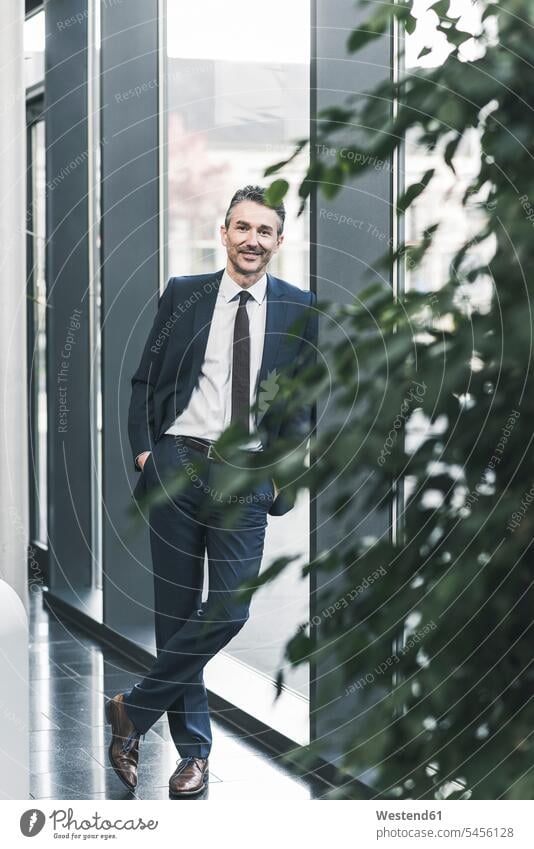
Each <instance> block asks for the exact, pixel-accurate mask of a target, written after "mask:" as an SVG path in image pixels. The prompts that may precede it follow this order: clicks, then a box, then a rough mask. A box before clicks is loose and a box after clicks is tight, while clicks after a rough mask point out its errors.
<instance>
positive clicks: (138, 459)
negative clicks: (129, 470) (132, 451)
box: [135, 451, 151, 471]
mask: <svg viewBox="0 0 534 849" xmlns="http://www.w3.org/2000/svg"><path fill="white" fill-rule="evenodd" d="M150 454H151V452H150V451H143V453H142V454H138V455H137V457H136V458H135V460H136V463H137V465H138V466H139V468H140V469H141V471H143V466H144V465H145V463H146V461H147V460H148V458H149V456H150Z"/></svg>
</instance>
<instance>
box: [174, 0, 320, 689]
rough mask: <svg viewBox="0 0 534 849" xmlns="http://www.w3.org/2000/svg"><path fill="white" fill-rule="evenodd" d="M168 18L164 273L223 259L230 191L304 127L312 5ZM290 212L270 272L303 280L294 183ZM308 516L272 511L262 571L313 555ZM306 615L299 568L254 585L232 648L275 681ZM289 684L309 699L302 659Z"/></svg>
mask: <svg viewBox="0 0 534 849" xmlns="http://www.w3.org/2000/svg"><path fill="white" fill-rule="evenodd" d="M166 15H167V17H166V29H167V57H166V62H167V73H166V90H165V101H166V102H165V112H166V125H167V130H166V151H165V153H166V156H165V160H166V196H167V210H166V212H167V220H166V224H167V234H168V236H167V245H166V250H167V262H168V265H167V267H168V274H169V276H179V275H184V274H200V273H204V272H210V271H216V270H218V269H221V268H223V267H224V266H225V264H226V252H225V249H224V248H223V246H222V245H221V243H220V236H219V226H220V224H221V223H223V221H224V215H225V212H226V209H227V207H228V204H229V202H230V199H231V197H232V195H233V194H234V192H235V190H236V189H238V188H240V187H242V186H245V185H246V184H248V183H258V184H260V185H268V184H269V182H270V181H271V180H270V179H269V178H264V177H263V171H264V169H265V168H266V167H267V166H269V165H271V164H273V163H274V162H277V161H279V160H281V159H283V158H284V157H285V156H286V155H288V154H290V153H291V152H292V151H293V149H294V142H295V140H297V139H299V138H303V137H307V136H308V135H309V98H310V88H309V85H310V84H309V74H310V55H309V49H310V48H309V44H310V4H309V0H293V2H291V3H287V2H285V0H271V3H270V4H269V10H268V13H267V14H266V15H265V16H263V17H262V18H261V23H259V22H258V15H257V12H256V11H254V10H252V8H251V6H250V4H248V3H247V4H245V3H244V2H242V0H237V2H235V3H232V7H231V12H230V7H229V6H228V4H224V3H220V0H199V2H197V3H191V4H189V3H187V4H186V3H167V13H166ZM306 164H307V159H306V157H305V155H303V156H302V157H301V158H300V160H295V161H294V163H293V164H292V167H291V170H289V169H288V171H287V173H285V174H284V177H285V179H288V180H289V181H290V183H292V184H293V185H296V184H297V182H300V179H301V177H302V175H303V173H304V170H305V167H306ZM292 188H293V186H292ZM286 209H287V217H286V226H285V230H284V232H285V242H284V244H283V246H282V248H281V249H280V251H279V253H278V254H277V255H276V257H275V259H274V260H273V261H272V263H271V264H270V266H269V271H270V272H271V273H273V274H275V275H277V276H279V277H282V278H283V279H285V280H287V281H289V282H290V283H293V284H295V285H297V286H299V287H301V288H303V289H307V288H308V286H309V262H308V257H309V242H308V239H309V231H308V218H307V215H306V214H303V215H302V216H300V217H298V218H297V215H296V213H297V209H298V203H297V202H296V200H295V192H294V191H291V194H290V197H289V198H288V200H287V202H286ZM308 517H309V498H308V496H307V495H304V494H303V495H302V497H301V498H300V500H299V502H298V504H297V506H296V507H295V508H294V509H293V510H292V511H290V513H289V514H287V515H286V516H285V517H281V518H276V519H272V520H270V523H269V527H268V532H267V540H266V546H265V555H264V563H263V568H265V567H267V566H268V565H269V563H270V562H272V560H273V559H274V558H276V557H278V556H281V555H283V554H286V553H293V552H294V551H295V552H300V553H301V554H302V556H303V558H307V557H308V554H309V549H308V546H309V518H308ZM300 565H302V560H301V561H300ZM308 616H309V613H308V585H307V582H305V581H302V580H301V579H300V578H299V566H298V565H295V566H294V567H293V568H292V569H290V570H287V572H286V573H285V575H284V576H283V578H282V579H281V580H277V581H275V583H274V585H273V586H268V587H267V588H265V589H262V590H261V591H259V592H258V593H257V594H256V596H255V598H254V599H253V602H252V608H251V617H250V620H249V621H248V622H247V625H246V627H245V628H244V629H243V631H242V632H241V633H240V634H238V636H237V637H236V638H235V639H233V640H232V642H231V644H230V645H229V646H228V648H227V652H228V653H229V654H230V655H232V656H233V657H235V658H237V659H239V660H240V661H242V662H243V663H246V664H247V665H248V666H249V667H252V668H253V669H254V670H256V671H258V672H261V673H262V674H263V675H264V676H265V675H266V676H268V677H270V678H272V677H273V676H274V674H275V673H276V670H277V668H278V662H279V660H280V658H281V654H282V650H283V647H284V645H285V643H286V641H287V639H288V638H289V637H290V636H291V635H292V634H293V633H294V631H295V629H296V627H297V626H298V624H300V623H301V622H305V621H306V620H307V619H308ZM288 683H290V685H291V686H292V687H293V688H294V689H295V690H297V691H299V692H300V693H301V694H302V695H304V696H306V697H307V695H308V679H307V672H306V670H304V668H302V669H301V670H299V671H298V672H297V673H293V674H292V675H290V676H289V679H288Z"/></svg>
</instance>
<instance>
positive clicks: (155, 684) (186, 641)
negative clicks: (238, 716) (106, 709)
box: [124, 434, 274, 758]
mask: <svg viewBox="0 0 534 849" xmlns="http://www.w3.org/2000/svg"><path fill="white" fill-rule="evenodd" d="M199 464H203V465H202V468H203V471H202V473H200V474H199V473H197V471H196V470H198V468H199ZM224 465H225V464H222V463H219V462H216V461H213V460H206V458H205V455H204V454H203V453H202V452H201V451H199V450H197V449H195V448H191V447H190V445H186V443H185V442H184V441H183V440H182V439H181V437H180V436H173V435H171V434H164V435H163V436H162V437H161V438H160V439H159V440H158V441H157V442H156V444H155V446H154V450H153V452H152V454H150V455H149V457H148V459H147V461H146V462H145V465H144V468H143V471H142V472H141V474H143V475H146V485H147V491H148V492H153V493H154V492H159V493H160V495H161V500H160V501H159V502H158V503H154V504H152V505H150V506H149V510H148V518H149V526H150V549H151V556H152V567H153V575H154V620H155V635H156V650H157V657H156V659H155V661H154V663H153V665H152V667H151V669H150V670H149V672H148V673H147V675H146V676H145V677H144V678H143V679H142V680H141V681H139V682H138V683H136V684H135V685H134V686H133V688H132V689H131V690H130V691H129V692H127V693H125V695H124V704H125V708H126V712H127V714H128V716H129V718H130V720H131V721H132V722H133V724H134V726H135V727H136V729H137V730H138V731H139V732H140V733H141V734H144V733H146V732H147V731H148V730H149V728H150V727H151V726H152V725H153V724H154V723H155V722H156V721H157V720H158V719H159V718H160V717H161V716H162V715H163V713H165V712H167V715H168V721H169V727H170V732H171V736H172V739H173V741H174V744H175V746H176V748H177V750H178V752H179V754H180V756H181V757H186V756H187V755H192V756H194V757H201V758H205V757H207V756H208V754H209V752H210V749H211V743H212V735H211V727H210V718H209V711H208V698H207V693H206V688H205V686H204V679H203V669H204V666H205V665H206V663H207V662H208V661H209V660H210V659H211V658H212V657H213V656H214V655H215V654H217V652H219V651H220V650H221V649H222V648H224V646H225V645H226V644H227V643H228V642H229V641H230V640H231V639H232V637H234V636H235V635H236V634H237V633H238V631H240V629H241V628H242V627H243V625H244V624H245V622H246V621H247V619H248V616H249V602H248V600H244V599H243V598H239V597H238V594H237V592H236V590H237V589H238V587H239V585H240V584H241V583H242V582H243V581H245V580H254V578H255V577H257V575H258V573H259V570H260V565H261V559H262V554H263V546H264V540H265V528H266V526H267V511H268V510H269V508H270V506H271V505H272V502H273V498H274V487H273V483H272V480H271V478H270V477H267V476H265V479H264V480H262V481H261V482H260V483H259V484H257V485H255V486H254V487H253V488H252V489H250V488H249V489H248V490H247V491H240V492H239V494H238V495H235V494H234V495H233V496H232V497H231V499H230V500H229V498H228V496H227V495H226V494H223V489H222V478H221V475H222V474H228V467H226V469H225V471H223V468H224ZM173 478H174V480H176V479H178V478H180V479H181V480H182V481H184V482H185V485H184V487H183V488H182V489H180V491H176V489H175V491H174V492H173V488H172V480H173ZM232 501H233V502H234V503H237V504H239V508H238V511H239V512H238V514H237V515H235V508H234V515H233V516H232V514H231V508H230V507H229V505H231V503H232ZM206 552H207V559H208V583H209V592H208V596H207V599H206V600H205V601H204V602H202V587H203V575H204V562H205V554H206Z"/></svg>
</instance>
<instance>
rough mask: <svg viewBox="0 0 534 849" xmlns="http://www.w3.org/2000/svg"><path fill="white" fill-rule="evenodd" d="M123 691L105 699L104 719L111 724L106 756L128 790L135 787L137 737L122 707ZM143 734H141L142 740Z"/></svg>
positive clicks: (137, 758) (137, 750)
mask: <svg viewBox="0 0 534 849" xmlns="http://www.w3.org/2000/svg"><path fill="white" fill-rule="evenodd" d="M123 702H124V693H118V694H117V695H116V696H114V697H113V698H112V699H109V700H108V701H106V704H105V710H106V719H107V721H108V722H109V723H110V725H111V735H112V736H111V743H110V744H109V748H108V757H109V760H110V763H111V766H112V767H113V769H114V770H115V772H116V774H117V775H118V776H119V778H120V780H121V781H122V783H123V784H125V785H126V787H127V788H128V790H133V789H134V787H137V764H138V761H139V737H140V736H141V735H140V732H139V731H137V729H136V727H135V725H134V724H133V722H131V721H130V719H129V717H128V714H127V713H126V709H125V707H124V704H123ZM144 739H145V735H144V734H143V740H144Z"/></svg>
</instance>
